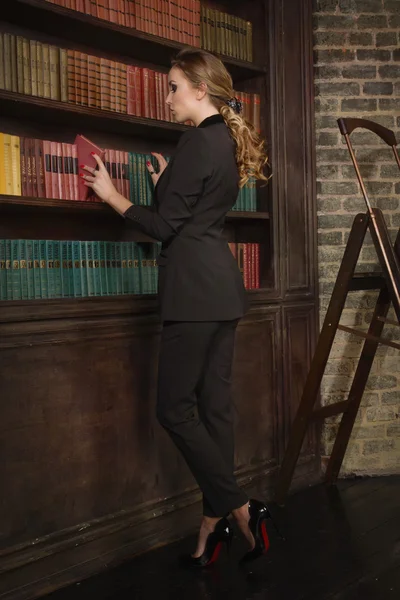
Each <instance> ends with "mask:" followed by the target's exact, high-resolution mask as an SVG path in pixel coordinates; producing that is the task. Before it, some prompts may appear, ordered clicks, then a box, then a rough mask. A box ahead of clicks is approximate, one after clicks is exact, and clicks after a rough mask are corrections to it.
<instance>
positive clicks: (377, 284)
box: [349, 273, 385, 292]
mask: <svg viewBox="0 0 400 600" xmlns="http://www.w3.org/2000/svg"><path fill="white" fill-rule="evenodd" d="M384 285H385V278H384V277H383V275H382V273H354V275H353V277H352V280H351V282H350V286H349V290H350V291H352V292H355V291H358V290H379V289H381V288H382V287H383V286H384Z"/></svg>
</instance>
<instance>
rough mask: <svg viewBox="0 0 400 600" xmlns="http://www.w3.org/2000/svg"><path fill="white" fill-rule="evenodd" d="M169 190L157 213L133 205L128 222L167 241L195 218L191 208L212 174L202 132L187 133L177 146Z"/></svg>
mask: <svg viewBox="0 0 400 600" xmlns="http://www.w3.org/2000/svg"><path fill="white" fill-rule="evenodd" d="M170 168H171V172H170V174H169V181H168V184H167V188H166V189H165V191H164V192H163V195H162V196H161V197H160V201H159V207H158V209H157V210H153V211H151V210H148V209H146V208H145V207H143V206H135V205H132V206H130V207H129V208H128V209H127V210H126V211H125V213H124V215H123V216H124V217H125V218H126V219H130V220H132V221H134V222H135V223H136V225H137V226H138V228H139V229H141V230H142V231H143V232H144V233H146V234H147V235H149V236H150V237H152V238H154V239H156V240H159V241H161V242H166V241H167V240H168V239H169V238H170V237H172V236H174V235H176V234H178V233H179V231H180V230H181V229H182V227H183V225H184V224H185V221H186V220H187V219H190V217H191V216H192V212H191V207H192V206H194V204H195V203H196V202H197V200H198V199H199V197H200V196H201V194H202V191H203V187H204V182H205V180H206V179H207V178H208V177H209V176H210V175H211V159H210V152H209V151H207V143H206V140H205V137H204V132H203V130H202V129H197V128H194V129H192V130H190V131H187V132H185V133H184V134H183V135H182V137H181V139H180V141H179V144H178V147H177V150H176V154H175V156H174V160H173V163H172V164H171V167H170Z"/></svg>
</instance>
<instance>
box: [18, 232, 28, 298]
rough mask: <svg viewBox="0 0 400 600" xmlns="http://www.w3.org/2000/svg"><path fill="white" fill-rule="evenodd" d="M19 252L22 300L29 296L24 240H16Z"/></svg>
mask: <svg viewBox="0 0 400 600" xmlns="http://www.w3.org/2000/svg"><path fill="white" fill-rule="evenodd" d="M18 246H19V248H18V252H19V275H20V289H21V291H20V294H21V298H22V300H27V299H28V298H29V294H28V266H27V258H26V240H18Z"/></svg>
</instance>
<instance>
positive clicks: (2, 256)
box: [0, 36, 7, 300]
mask: <svg viewBox="0 0 400 600" xmlns="http://www.w3.org/2000/svg"><path fill="white" fill-rule="evenodd" d="M1 43H2V41H1V36H0V44H1ZM0 300H7V273H6V241H5V240H0Z"/></svg>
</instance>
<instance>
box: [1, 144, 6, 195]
mask: <svg viewBox="0 0 400 600" xmlns="http://www.w3.org/2000/svg"><path fill="white" fill-rule="evenodd" d="M5 193H6V173H5V169H4V133H0V194H5Z"/></svg>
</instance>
